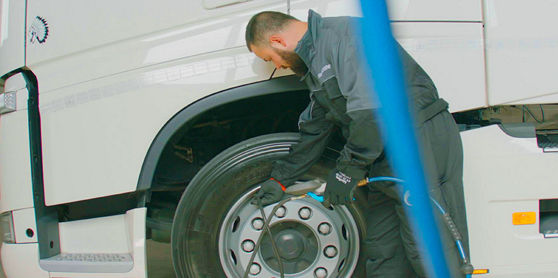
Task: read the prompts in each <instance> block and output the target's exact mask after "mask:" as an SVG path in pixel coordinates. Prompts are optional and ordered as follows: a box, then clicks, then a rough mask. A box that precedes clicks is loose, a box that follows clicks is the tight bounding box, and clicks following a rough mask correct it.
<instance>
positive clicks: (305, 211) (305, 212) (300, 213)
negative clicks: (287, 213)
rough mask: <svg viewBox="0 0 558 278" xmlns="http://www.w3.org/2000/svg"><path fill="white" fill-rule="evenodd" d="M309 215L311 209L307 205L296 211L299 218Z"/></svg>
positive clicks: (307, 217) (305, 218) (306, 217)
mask: <svg viewBox="0 0 558 278" xmlns="http://www.w3.org/2000/svg"><path fill="white" fill-rule="evenodd" d="M311 215H312V211H311V210H310V208H308V207H303V208H301V209H300V210H299V211H298V216H300V218H302V219H304V220H307V219H309V218H310V216H311Z"/></svg>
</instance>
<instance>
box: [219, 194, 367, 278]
mask: <svg viewBox="0 0 558 278" xmlns="http://www.w3.org/2000/svg"><path fill="white" fill-rule="evenodd" d="M256 190H257V188H255V189H253V190H252V191H250V192H247V193H245V194H244V195H243V196H241V197H240V198H239V199H238V201H237V202H235V203H234V205H233V206H232V207H231V209H230V210H229V212H228V213H227V215H226V217H225V218H224V220H223V222H222V224H221V228H220V232H219V258H220V260H221V265H222V266H223V270H224V271H225V273H226V275H227V277H242V276H243V275H244V271H245V270H246V268H247V267H248V265H247V264H248V262H249V260H250V257H251V255H252V253H253V252H255V251H256V250H254V246H255V244H256V242H257V240H258V237H259V235H260V233H261V232H262V231H263V219H262V216H261V214H260V211H259V209H258V208H257V207H256V206H254V205H251V204H250V200H251V199H252V195H253V194H254V192H255V191H256ZM274 205H275V204H272V205H269V206H266V207H265V208H264V212H265V214H266V217H268V215H269V214H270V213H271V210H272V209H273V206H274ZM270 228H271V230H272V233H273V238H274V240H275V242H276V245H277V246H278V249H279V250H278V251H279V254H280V255H281V261H282V263H283V268H284V272H285V277H346V276H348V275H350V274H351V273H352V272H353V270H354V268H355V266H356V263H357V259H358V253H359V237H358V228H357V225H356V223H355V221H354V219H353V217H352V215H351V213H350V212H349V210H348V209H347V208H346V207H344V206H336V207H334V208H333V209H326V208H324V207H323V206H322V204H321V203H319V202H318V201H316V200H314V199H312V198H309V197H306V198H303V199H298V200H293V201H289V202H287V203H286V204H284V206H283V207H282V208H281V209H279V210H278V211H277V212H276V214H275V216H274V217H273V219H272V220H271V222H270ZM270 240H271V239H270V238H269V235H268V234H267V233H266V235H265V236H264V238H263V239H262V243H261V247H260V249H259V250H258V251H257V252H258V253H257V255H256V257H255V259H254V262H253V264H252V265H251V266H250V275H249V277H272V276H276V277H278V276H279V275H280V274H279V269H278V264H277V261H276V258H275V256H274V253H273V250H272V248H271V241H270Z"/></svg>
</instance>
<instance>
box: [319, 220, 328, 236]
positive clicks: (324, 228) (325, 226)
mask: <svg viewBox="0 0 558 278" xmlns="http://www.w3.org/2000/svg"><path fill="white" fill-rule="evenodd" d="M318 231H319V232H320V234H322V235H324V236H325V235H329V233H330V232H331V225H329V224H328V223H322V224H320V226H318Z"/></svg>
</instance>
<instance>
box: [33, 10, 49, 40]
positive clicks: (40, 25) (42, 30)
mask: <svg viewBox="0 0 558 278" xmlns="http://www.w3.org/2000/svg"><path fill="white" fill-rule="evenodd" d="M47 37H48V23H47V21H46V20H45V19H44V18H42V17H40V16H37V17H35V18H34V19H33V23H31V27H29V42H31V43H35V42H38V43H44V42H45V41H46V39H47Z"/></svg>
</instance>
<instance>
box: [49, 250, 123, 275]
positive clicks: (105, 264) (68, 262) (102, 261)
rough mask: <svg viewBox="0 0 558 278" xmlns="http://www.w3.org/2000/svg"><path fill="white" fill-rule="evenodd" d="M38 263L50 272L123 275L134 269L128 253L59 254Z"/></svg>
mask: <svg viewBox="0 0 558 278" xmlns="http://www.w3.org/2000/svg"><path fill="white" fill-rule="evenodd" d="M40 263H41V267H42V268H43V269H45V270H47V271H52V272H90V273H125V272H129V271H130V270H132V268H133V267H134V261H133V259H132V255H131V254H128V253H122V254H114V253H61V254H58V255H56V256H53V257H50V258H47V259H42V260H41V261H40Z"/></svg>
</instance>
